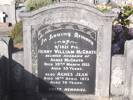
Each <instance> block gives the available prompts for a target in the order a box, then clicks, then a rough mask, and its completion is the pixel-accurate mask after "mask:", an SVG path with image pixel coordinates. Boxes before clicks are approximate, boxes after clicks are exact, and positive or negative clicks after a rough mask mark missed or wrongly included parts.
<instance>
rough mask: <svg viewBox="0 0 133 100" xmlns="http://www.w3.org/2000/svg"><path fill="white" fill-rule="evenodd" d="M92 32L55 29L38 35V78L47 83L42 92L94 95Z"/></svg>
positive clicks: (94, 51) (93, 41) (94, 52)
mask: <svg viewBox="0 0 133 100" xmlns="http://www.w3.org/2000/svg"><path fill="white" fill-rule="evenodd" d="M93 35H94V36H96V32H93V33H92V35H90V34H87V33H85V32H82V31H80V30H74V29H71V28H70V29H65V28H64V29H59V30H54V31H51V32H49V33H44V32H43V31H41V32H39V35H38V72H39V73H38V75H39V78H40V79H41V80H42V81H44V82H45V83H47V84H48V85H49V86H46V88H45V89H41V86H40V88H39V89H40V91H42V92H44V93H48V92H49V93H52V92H54V93H55V92H58V91H61V92H65V93H68V94H69V93H73V94H94V92H95V73H96V71H95V69H96V37H95V38H92V37H93Z"/></svg>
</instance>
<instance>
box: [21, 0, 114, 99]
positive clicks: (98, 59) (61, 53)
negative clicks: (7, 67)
mask: <svg viewBox="0 0 133 100" xmlns="http://www.w3.org/2000/svg"><path fill="white" fill-rule="evenodd" d="M79 14H80V15H79ZM21 17H22V19H23V31H24V67H25V70H26V71H27V72H29V73H31V74H33V75H34V78H33V76H31V77H29V79H28V78H27V79H26V83H25V84H26V85H25V86H26V88H28V89H31V92H32V91H33V90H34V89H35V90H36V92H38V93H40V94H41V95H43V99H48V100H49V97H50V96H55V97H58V96H61V95H62V94H64V95H65V96H68V97H70V98H72V99H74V100H76V98H78V99H91V98H95V99H94V100H101V99H100V98H103V99H104V98H105V97H107V98H109V92H110V91H109V88H110V86H109V85H110V61H111V57H110V56H111V33H112V32H111V31H112V28H111V27H112V17H113V16H111V15H104V14H102V13H101V12H99V11H98V10H97V9H96V8H94V7H93V6H90V5H84V4H80V3H79V2H78V3H76V2H63V3H59V4H54V5H51V6H47V7H44V8H41V9H39V10H37V11H34V12H29V13H23V14H22V15H21ZM35 77H36V78H37V79H35ZM61 97H62V96H61ZM63 97H64V96H63ZM96 97H100V98H96ZM61 100H62V99H61ZM66 100H69V99H66ZM92 100H93V99H92ZM107 100H108V99H107Z"/></svg>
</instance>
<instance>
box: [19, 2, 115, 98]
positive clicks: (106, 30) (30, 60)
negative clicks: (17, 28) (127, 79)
mask: <svg viewBox="0 0 133 100" xmlns="http://www.w3.org/2000/svg"><path fill="white" fill-rule="evenodd" d="M20 16H21V17H22V19H23V33H24V35H23V36H24V65H25V70H27V71H28V72H30V73H33V74H34V75H36V76H38V55H37V49H38V48H37V47H38V44H37V40H38V34H39V31H40V29H43V28H45V27H47V26H53V25H56V24H63V23H69V24H74V25H81V26H85V27H87V28H89V29H92V30H94V31H96V35H97V50H96V80H95V81H96V83H95V84H96V86H95V96H101V97H109V88H110V86H109V85H110V61H111V36H112V18H113V15H104V14H102V13H101V12H99V11H98V10H97V9H96V8H95V7H93V6H90V5H85V4H81V3H76V2H69V3H68V2H63V3H57V4H54V5H49V6H46V7H43V8H40V9H39V10H36V11H33V12H27V13H22V14H21V15H20ZM47 30H51V29H47ZM87 96H88V95H87ZM71 97H73V96H71ZM80 97H81V96H80Z"/></svg>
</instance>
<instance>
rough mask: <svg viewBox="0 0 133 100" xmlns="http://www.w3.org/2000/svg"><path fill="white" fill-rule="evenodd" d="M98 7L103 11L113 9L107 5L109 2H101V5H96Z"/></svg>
mask: <svg viewBox="0 0 133 100" xmlns="http://www.w3.org/2000/svg"><path fill="white" fill-rule="evenodd" d="M96 7H97V9H98V10H99V11H101V12H103V13H105V12H109V11H110V10H111V8H112V7H111V6H110V5H107V4H100V5H96Z"/></svg>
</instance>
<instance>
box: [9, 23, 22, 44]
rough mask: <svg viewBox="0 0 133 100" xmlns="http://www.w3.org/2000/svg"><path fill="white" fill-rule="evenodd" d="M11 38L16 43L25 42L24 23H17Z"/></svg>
mask: <svg viewBox="0 0 133 100" xmlns="http://www.w3.org/2000/svg"><path fill="white" fill-rule="evenodd" d="M11 37H12V39H13V40H14V43H20V42H22V40H23V31H22V22H21V21H20V22H18V23H16V25H15V26H14V27H13V29H12V30H11Z"/></svg>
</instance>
